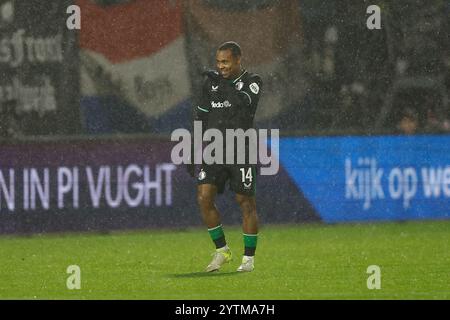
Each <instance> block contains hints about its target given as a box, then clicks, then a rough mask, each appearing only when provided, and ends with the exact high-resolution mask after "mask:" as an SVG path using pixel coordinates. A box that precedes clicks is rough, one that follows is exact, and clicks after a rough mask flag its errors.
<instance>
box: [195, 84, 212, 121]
mask: <svg viewBox="0 0 450 320" xmlns="http://www.w3.org/2000/svg"><path fill="white" fill-rule="evenodd" d="M209 83H210V81H209V80H208V79H207V80H205V81H204V83H203V86H202V91H201V95H200V97H198V98H197V99H196V101H195V103H194V105H193V110H192V112H193V120H194V121H201V122H202V126H203V128H205V127H207V125H208V117H209V112H210V110H211V105H210V99H209V91H208V89H209Z"/></svg>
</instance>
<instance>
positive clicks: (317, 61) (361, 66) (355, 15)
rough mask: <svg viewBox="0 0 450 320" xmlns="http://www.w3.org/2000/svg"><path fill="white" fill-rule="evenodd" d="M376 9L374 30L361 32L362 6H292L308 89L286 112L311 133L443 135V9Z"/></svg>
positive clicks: (388, 5)
mask: <svg viewBox="0 0 450 320" xmlns="http://www.w3.org/2000/svg"><path fill="white" fill-rule="evenodd" d="M378 4H379V6H380V7H381V29H380V30H376V29H375V30H369V29H368V28H367V27H366V19H367V18H368V17H369V14H366V15H362V14H361V13H362V12H365V8H367V6H368V5H369V3H368V2H367V1H364V2H363V1H361V2H360V3H359V5H355V3H354V2H351V4H350V1H326V4H325V3H323V4H322V5H319V4H318V3H317V2H316V1H305V0H303V1H300V7H301V12H302V14H303V19H304V20H303V26H304V28H305V37H306V45H305V52H304V61H305V63H304V67H305V69H306V70H307V73H306V75H307V78H308V83H309V88H308V94H307V96H306V97H305V99H304V100H303V101H301V102H300V103H299V104H298V105H294V106H292V109H293V110H296V111H297V112H296V113H295V114H296V117H297V119H296V121H295V122H297V123H304V124H305V127H304V128H303V129H306V130H313V131H314V130H318V131H326V130H328V129H333V130H337V131H339V132H346V131H347V132H361V133H367V134H371V133H380V132H391V133H400V134H415V133H421V132H423V133H429V132H431V133H440V132H450V120H449V119H450V109H449V98H448V94H449V89H450V48H449V43H450V41H449V36H448V30H449V27H450V26H449V18H448V17H449V16H450V3H449V2H448V1H440V0H431V1H422V0H415V1H378ZM344 17H352V19H348V18H344ZM286 124H288V122H286ZM288 127H289V128H290V129H294V126H288Z"/></svg>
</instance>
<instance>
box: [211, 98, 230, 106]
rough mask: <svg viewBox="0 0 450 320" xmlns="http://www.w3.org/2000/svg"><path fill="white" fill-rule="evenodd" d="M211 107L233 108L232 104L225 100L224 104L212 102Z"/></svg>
mask: <svg viewBox="0 0 450 320" xmlns="http://www.w3.org/2000/svg"><path fill="white" fill-rule="evenodd" d="M211 107H213V108H229V107H231V103H230V101H228V100H225V101H224V102H214V101H211Z"/></svg>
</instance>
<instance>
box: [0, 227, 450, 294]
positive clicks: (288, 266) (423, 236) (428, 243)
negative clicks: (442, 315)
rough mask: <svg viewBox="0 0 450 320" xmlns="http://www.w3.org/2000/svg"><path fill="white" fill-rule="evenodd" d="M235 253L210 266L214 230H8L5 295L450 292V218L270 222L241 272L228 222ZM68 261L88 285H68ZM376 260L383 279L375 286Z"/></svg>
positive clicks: (239, 246)
mask: <svg viewBox="0 0 450 320" xmlns="http://www.w3.org/2000/svg"><path fill="white" fill-rule="evenodd" d="M224 228H225V233H226V237H227V240H228V243H229V245H230V247H231V249H232V250H233V253H234V260H233V261H232V262H231V263H230V264H227V265H225V266H224V267H223V269H222V270H221V271H219V272H216V273H211V274H207V273H204V272H202V271H203V270H204V268H205V267H206V265H207V264H208V263H209V261H210V258H211V253H212V252H213V251H214V247H213V245H212V242H211V240H210V239H209V236H208V233H207V231H206V229H202V228H192V229H187V230H178V231H174V230H149V231H130V232H113V233H110V234H93V233H83V234H73V233H70V234H50V235H35V236H31V237H17V236H1V237H0V298H1V299H164V300H190V299H202V300H215V299H225V300H227V299H239V300H241V299H242V300H244V299H287V300H294V299H295V300H297V299H449V298H450V221H445V220H444V221H433V222H430V221H421V222H402V223H398V222H391V223H376V224H340V225H324V224H305V225H266V226H262V227H261V230H260V237H259V240H258V249H257V252H256V264H255V271H253V272H252V273H244V274H241V273H237V272H235V270H236V268H237V267H238V266H239V263H240V258H241V255H242V251H243V241H242V233H241V230H240V228H239V227H238V226H233V227H230V226H228V227H227V226H224ZM69 265H77V266H79V267H80V270H81V288H80V289H79V290H77V289H75V290H69V289H68V288H67V286H66V281H67V278H68V277H69V276H70V274H68V273H67V272H66V271H67V267H68V266H69ZM370 265H377V266H379V267H380V270H381V288H380V289H372V290H369V289H368V288H367V279H368V277H370V275H371V274H369V273H367V268H368V266H370Z"/></svg>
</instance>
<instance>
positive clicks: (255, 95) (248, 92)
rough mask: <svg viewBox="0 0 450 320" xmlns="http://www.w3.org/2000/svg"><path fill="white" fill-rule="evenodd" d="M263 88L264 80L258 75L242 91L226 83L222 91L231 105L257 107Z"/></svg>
mask: <svg viewBox="0 0 450 320" xmlns="http://www.w3.org/2000/svg"><path fill="white" fill-rule="evenodd" d="M261 88H262V80H261V77H260V76H258V75H254V76H252V77H251V78H250V79H249V81H248V82H247V84H245V85H244V87H242V89H241V90H237V88H236V87H235V85H234V84H232V85H230V84H228V83H224V84H223V85H222V90H223V91H224V93H225V95H226V97H227V99H228V100H229V101H230V102H231V104H233V105H239V106H244V107H248V106H250V105H256V104H257V103H258V101H259V97H260V95H261Z"/></svg>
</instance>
